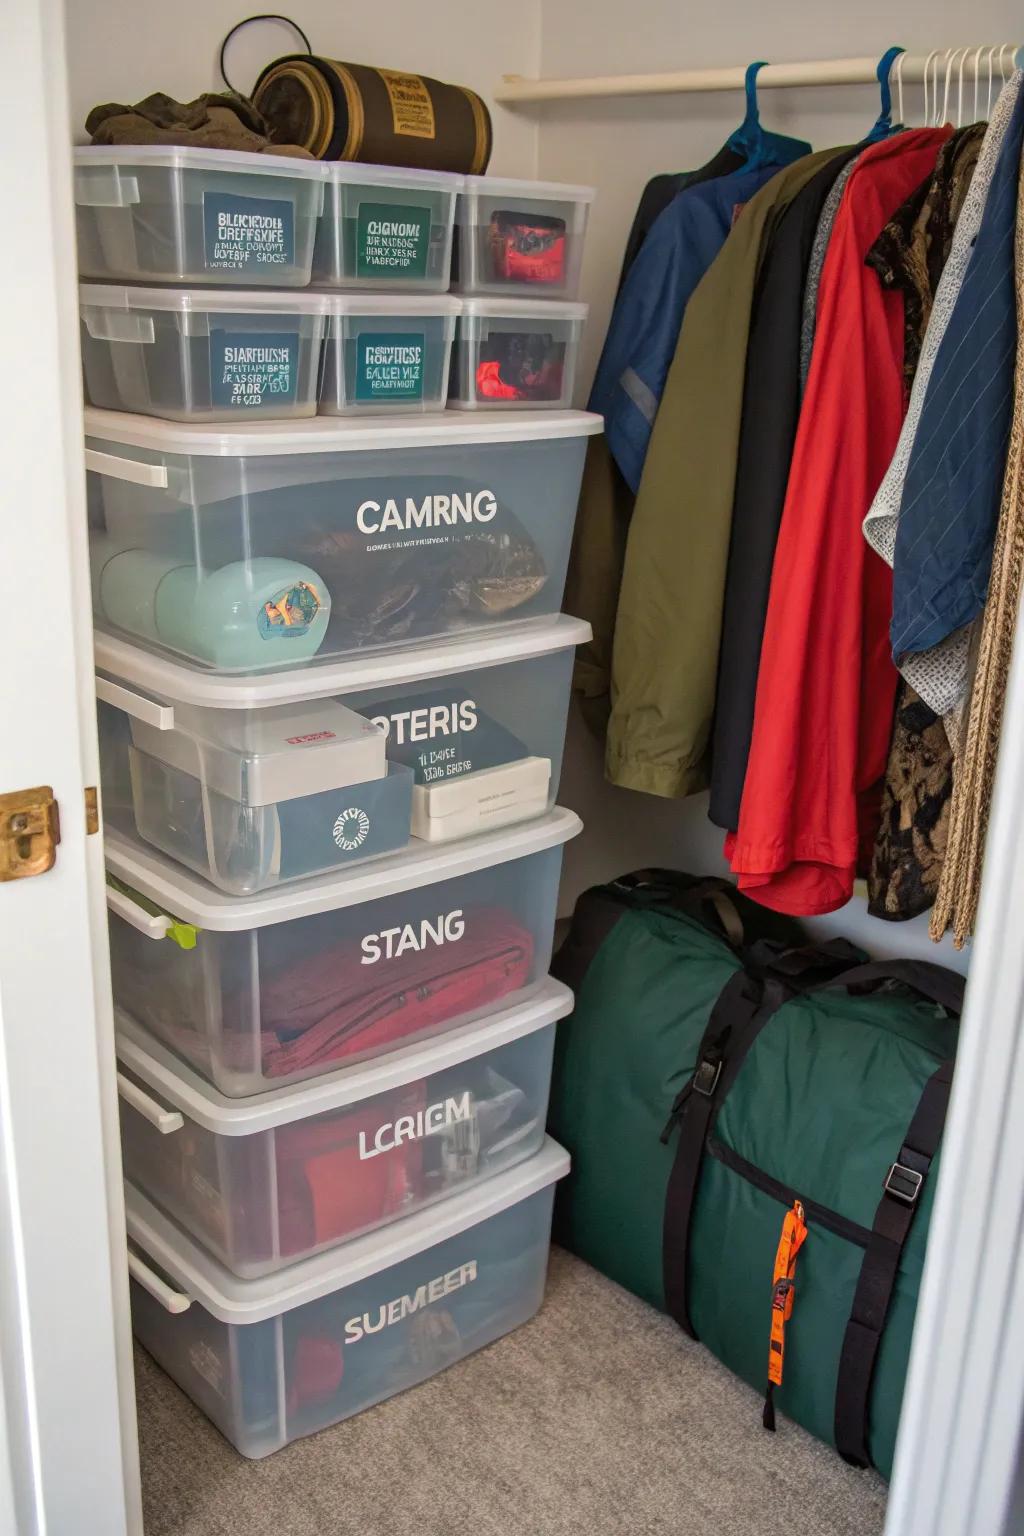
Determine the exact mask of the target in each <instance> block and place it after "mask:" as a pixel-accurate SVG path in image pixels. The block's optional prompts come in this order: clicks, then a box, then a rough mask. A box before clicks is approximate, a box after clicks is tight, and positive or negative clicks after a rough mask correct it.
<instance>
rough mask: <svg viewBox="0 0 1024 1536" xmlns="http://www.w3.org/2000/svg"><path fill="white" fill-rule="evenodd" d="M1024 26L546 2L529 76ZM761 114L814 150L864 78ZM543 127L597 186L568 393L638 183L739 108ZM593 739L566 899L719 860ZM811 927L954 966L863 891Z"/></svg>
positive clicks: (906, 14)
mask: <svg viewBox="0 0 1024 1536" xmlns="http://www.w3.org/2000/svg"><path fill="white" fill-rule="evenodd" d="M1018 33H1024V27H1022V26H1021V23H1020V17H1019V13H1018V11H1017V8H1016V7H1015V6H1013V5H1011V4H1010V3H1009V0H979V3H977V4H974V5H971V6H968V5H967V4H966V3H965V0H909V3H903V4H901V5H900V6H899V7H894V6H893V5H892V4H890V3H883V0H859V3H858V4H856V5H848V4H840V3H839V0H830V3H828V4H827V5H822V4H821V3H820V0H817V3H816V0H794V3H790V4H788V5H786V6H785V7H783V6H766V5H764V4H762V3H760V0H731V3H730V4H721V5H716V6H712V5H702V6H700V7H696V6H694V5H692V4H691V5H684V4H680V3H679V0H545V3H544V5H543V28H542V38H541V74H542V75H544V76H547V77H559V76H570V75H576V76H581V75H616V74H630V73H634V72H636V73H643V72H650V71H660V70H666V69H686V68H691V67H693V68H700V67H702V66H711V65H739V64H747V63H749V62H750V61H751V60H753V59H758V58H762V59H766V60H769V61H775V62H777V63H783V62H787V61H790V60H800V59H815V58H821V59H827V58H844V57H849V56H862V55H872V56H877V57H881V55H882V54H883V53H884V52H885V51H886V49H887V48H888V47H889V46H890V44H892V43H900V44H902V45H903V46H904V47H905V48H906V49H907V50H908V51H910V52H925V53H927V52H928V51H929V50H931V49H932V48H938V47H940V46H941V47H943V48H946V47H952V46H955V45H958V44H959V45H961V46H966V44H967V43H968V42H970V41H972V40H973V42H974V44H975V45H976V46H977V45H979V44H981V43H982V42H984V43H989V44H990V43H999V42H1001V41H1005V40H1006V39H1008V38H1013V37H1015V36H1016V35H1017V34H1018ZM904 100H905V103H906V116H907V119H908V120H909V121H915V120H917V121H919V120H920V114H921V110H922V97H921V89H920V87H913V88H911V87H907V88H906V90H905V96H904ZM760 106H761V116H762V120H763V121H764V122H765V124H766V125H767V126H769V127H771V128H774V129H777V130H779V131H780V132H786V133H791V134H794V135H796V136H797V137H799V138H803V139H807V140H808V141H809V142H810V143H811V144H812V145H813V146H814V148H815V149H820V148H825V147H827V146H828V145H830V144H837V145H839V144H844V143H852V142H855V141H856V140H857V139H859V138H862V137H863V136H864V134H865V133H866V132H867V131H868V129H869V128H870V126H871V124H872V123H873V122H874V120H875V118H876V117H877V115H878V110H879V102H878V93H877V91H876V89H875V87H874V86H847V87H833V88H827V89H814V90H810V89H802V90H790V91H778V90H766V91H764V92H763V93H762V96H761V101H760ZM520 110H521V112H522V113H523V115H526V114H527V113H528V114H529V115H531V116H535V117H536V118H537V120H538V121H539V122H540V125H541V130H540V155H539V173H540V175H541V176H542V177H543V178H545V179H550V180H552V181H566V182H580V183H590V184H592V185H595V186H596V187H597V189H598V197H597V200H596V202H595V204H594V208H593V211H592V220H591V226H590V230H589V233H588V240H587V248H586V255H585V260H584V271H583V294H582V297H583V298H585V299H586V300H587V301H588V302H589V304H590V305H591V313H590V321H589V325H588V329H587V341H586V348H585V354H584V369H583V379H582V382H581V387H580V397H579V399H580V403H582V402H583V401H584V400H585V399H586V393H587V389H588V388H589V383H590V379H591V376H592V373H593V369H594V366H595V365H596V362H597V357H598V355H599V353H600V349H601V343H602V341H603V338H604V333H605V329H606V327H607V323H608V315H609V312H610V308H611V303H612V298H613V296H614V292H615V286H616V283H617V280H618V273H619V267H620V264H621V260H622V249H623V246H624V243H625V239H626V234H627V232H628V229H629V225H630V222H631V220H632V216H633V213H634V210H635V208H636V204H637V201H638V199H639V196H640V193H641V191H642V189H643V187H644V184H645V183H646V181H647V179H648V178H649V177H650V176H651V175H653V174H654V173H656V172H659V171H676V170H684V169H688V168H691V167H695V166H699V165H701V164H703V163H704V161H706V160H707V159H709V158H710V157H711V155H713V154H714V153H715V151H716V150H717V149H718V148H719V147H720V146H721V144H722V143H723V142H724V141H725V139H726V138H727V137H728V135H729V134H730V133H731V131H732V130H733V129H734V128H735V127H736V126H738V124H739V121H740V119H741V117H742V115H743V104H742V100H741V96H740V93H739V92H737V93H735V94H726V93H720V94H710V93H709V94H706V95H700V96H696V95H694V96H660V97H658V96H652V97H646V98H633V99H622V100H614V99H607V100H603V101H577V102H568V103H551V104H548V105H546V106H543V107H532V108H529V109H526V108H524V109H520ZM601 757H602V744H601V743H599V742H597V741H596V740H595V739H594V738H593V737H592V736H591V735H590V734H589V733H588V731H587V729H586V727H585V726H584V725H583V723H582V721H581V720H580V718H579V717H578V716H574V719H573V721H572V725H571V731H570V744H569V748H568V750H567V752H566V763H565V769H564V772H563V777H562V790H561V799H562V800H563V802H564V803H566V804H568V805H571V806H572V807H573V808H574V809H575V810H577V811H579V813H580V815H581V816H582V817H583V818H584V821H585V822H586V825H587V830H586V832H584V834H583V836H582V837H581V838H580V839H579V840H578V841H577V842H576V843H575V844H572V845H570V848H569V850H568V853H567V858H566V869H565V879H564V883H563V893H562V900H563V910H569V908H570V907H571V904H572V902H573V900H574V899H575V896H576V895H577V894H578V892H579V891H580V890H582V889H584V888H585V887H586V886H588V885H590V884H592V883H594V882H595V881H599V880H606V879H609V878H611V877H612V876H614V875H616V874H619V873H621V872H623V871H624V870H626V869H630V868H637V867H641V866H643V865H646V864H652V863H653V864H674V865H676V866H677V867H681V868H686V869H690V870H694V871H705V870H706V871H710V870H716V871H724V869H725V865H724V863H723V861H722V860H721V833H720V832H719V831H718V830H717V828H715V827H713V826H712V825H711V824H710V823H709V822H708V820H707V816H706V798H705V797H704V796H698V797H695V798H694V799H691V800H687V801H682V802H680V801H663V800H658V799H656V798H654V797H652V796H649V795H640V794H636V793H633V792H631V791H628V790H621V789H614V788H612V787H611V786H610V785H609V784H607V783H606V782H605V781H604V778H603V773H602V763H601ZM808 927H811V928H813V929H814V930H815V931H818V932H825V933H844V934H846V935H847V936H848V937H850V938H852V939H855V940H857V941H859V942H860V943H862V944H864V945H865V946H866V947H868V948H869V949H871V950H872V951H873V952H875V953H877V954H879V955H891V954H904V955H908V954H912V953H916V954H920V955H923V956H925V957H927V958H932V959H938V960H941V961H943V962H944V963H945V964H949V965H954V966H957V967H958V968H966V955H957V954H956V953H955V951H954V950H953V949H952V946H951V944H949V943H948V942H947V943H945V944H943V945H942V946H941V949H937V947H936V946H935V945H933V944H932V943H931V942H930V941H929V939H928V936H927V921H926V920H925V919H920V920H918V921H917V922H914V923H911V924H889V923H883V922H880V921H878V920H877V919H873V918H869V917H868V916H867V913H866V910H865V906H864V902H863V899H861V898H855V900H854V902H853V903H851V904H850V905H849V906H848V907H847V908H845V909H844V910H843V911H842V912H839V913H837V914H835V915H834V916H833V917H831V918H826V919H821V920H819V921H818V922H817V923H815V924H808Z"/></svg>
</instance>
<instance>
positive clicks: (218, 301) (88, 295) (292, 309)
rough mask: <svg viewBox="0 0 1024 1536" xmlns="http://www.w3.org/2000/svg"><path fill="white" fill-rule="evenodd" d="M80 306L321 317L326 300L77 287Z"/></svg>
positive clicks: (276, 292)
mask: <svg viewBox="0 0 1024 1536" xmlns="http://www.w3.org/2000/svg"><path fill="white" fill-rule="evenodd" d="M78 301H79V304H80V305H81V306H82V307H83V308H85V307H86V306H89V307H91V308H94V309H121V310H131V309H143V310H149V309H172V310H177V312H178V313H179V314H183V315H184V314H190V313H191V314H201V315H208V314H218V315H220V314H224V315H232V314H244V315H249V314H256V313H261V314H264V313H269V314H274V315H322V314H324V313H325V309H324V302H325V296H324V295H323V294H322V293H312V292H310V290H309V289H308V288H256V289H252V288H246V289H240V288H126V287H123V286H122V285H120V284H118V283H80V284H79V288H78Z"/></svg>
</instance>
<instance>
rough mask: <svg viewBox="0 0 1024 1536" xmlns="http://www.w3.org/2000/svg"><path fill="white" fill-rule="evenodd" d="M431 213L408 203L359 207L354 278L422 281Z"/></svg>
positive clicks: (426, 209)
mask: <svg viewBox="0 0 1024 1536" xmlns="http://www.w3.org/2000/svg"><path fill="white" fill-rule="evenodd" d="M429 247H430V209H429V208H417V207H415V206H414V205H412V204H411V203H360V204H359V216H358V219H357V221H356V276H357V277H395V278H405V277H425V276H426V272H427V252H428V249H429Z"/></svg>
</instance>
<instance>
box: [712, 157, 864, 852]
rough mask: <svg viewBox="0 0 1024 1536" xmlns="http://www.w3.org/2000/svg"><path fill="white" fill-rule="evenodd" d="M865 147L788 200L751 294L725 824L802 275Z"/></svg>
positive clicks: (717, 777)
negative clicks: (849, 168) (823, 220)
mask: <svg viewBox="0 0 1024 1536" xmlns="http://www.w3.org/2000/svg"><path fill="white" fill-rule="evenodd" d="M863 147H864V146H863V145H856V146H854V147H853V148H851V149H845V150H842V151H838V152H837V153H836V155H835V157H834V158H833V159H832V160H829V162H828V163H827V164H826V165H824V166H823V167H822V168H821V170H820V171H818V173H817V175H816V176H814V177H813V178H812V179H811V180H810V181H809V182H808V183H807V185H806V186H805V187H804V188H803V190H802V191H801V192H799V193H798V194H797V196H796V197H795V198H794V199H793V201H792V202H791V203H790V205H789V207H788V208H787V210H786V212H785V214H784V215H783V217H782V219H781V220H780V221H779V224H778V225H777V227H776V229H775V232H774V234H773V236H772V238H771V242H770V244H769V246H768V249H767V251H766V252H765V257H764V261H763V263H762V266H761V274H760V278H759V280H758V286H757V291H756V292H755V295H754V307H753V314H752V319H751V326H750V341H749V343H748V346H747V370H746V376H745V380H744V386H743V416H742V421H741V426H740V445H739V452H738V456H737V463H736V492H735V495H734V498H733V512H732V534H731V537H730V541H729V563H728V566H727V570H726V580H725V599H724V606H723V610H722V640H721V647H720V650H719V658H718V684H717V694H716V702H715V723H714V730H713V735H712V744H711V803H710V805H709V807H708V815H709V817H710V819H711V820H712V821H713V822H714V823H715V825H716V826H719V827H722V828H724V829H725V830H726V831H728V832H735V830H736V828H737V826H738V824H739V814H740V800H741V798H742V795H743V780H744V778H745V777H746V772H747V758H748V756H749V754H750V738H751V734H752V731H753V726H754V700H755V697H756V694H757V673H758V668H759V666H760V662H761V641H762V639H763V636H764V626H765V618H766V615H767V612H768V593H769V589H770V587H771V577H772V562H773V561H774V558H775V545H776V542H777V540H778V536H779V524H780V523H781V521H782V509H783V506H784V505H785V500H786V486H787V484H788V481H789V465H790V459H791V458H792V454H793V444H794V442H795V440H796V429H797V424H798V422H799V419H800V327H801V319H802V315H803V298H804V277H805V274H806V272H807V266H808V263H809V261H810V258H811V247H812V246H813V244H814V236H815V233H816V231H817V228H818V219H819V217H820V215H821V210H822V208H823V207H824V204H825V200H826V198H827V197H828V194H829V192H830V191H831V190H832V186H833V184H834V182H835V180H836V177H837V176H838V175H839V172H840V171H841V170H842V169H843V167H844V165H846V164H847V163H848V162H849V161H850V160H852V159H854V158H855V156H856V155H858V154H860V152H861V150H862V149H863Z"/></svg>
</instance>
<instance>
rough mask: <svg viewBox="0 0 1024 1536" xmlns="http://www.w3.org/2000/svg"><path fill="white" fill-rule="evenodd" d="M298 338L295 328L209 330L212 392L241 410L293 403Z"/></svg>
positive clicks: (216, 401)
mask: <svg viewBox="0 0 1024 1536" xmlns="http://www.w3.org/2000/svg"><path fill="white" fill-rule="evenodd" d="M298 373H299V338H298V337H297V336H296V335H295V333H294V332H291V333H288V332H287V331H281V332H280V333H273V334H272V333H270V332H267V331H262V332H261V331H224V330H212V331H211V332H210V396H211V399H212V401H213V404H214V405H224V406H235V407H237V408H238V409H239V410H252V409H258V408H259V407H260V406H262V405H271V406H282V405H294V403H295V391H296V385H297V382H298Z"/></svg>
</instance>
